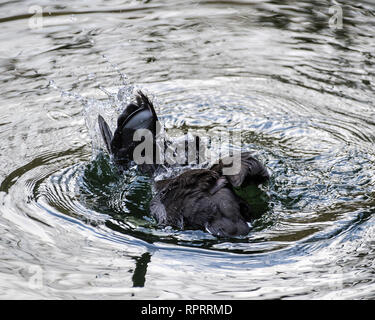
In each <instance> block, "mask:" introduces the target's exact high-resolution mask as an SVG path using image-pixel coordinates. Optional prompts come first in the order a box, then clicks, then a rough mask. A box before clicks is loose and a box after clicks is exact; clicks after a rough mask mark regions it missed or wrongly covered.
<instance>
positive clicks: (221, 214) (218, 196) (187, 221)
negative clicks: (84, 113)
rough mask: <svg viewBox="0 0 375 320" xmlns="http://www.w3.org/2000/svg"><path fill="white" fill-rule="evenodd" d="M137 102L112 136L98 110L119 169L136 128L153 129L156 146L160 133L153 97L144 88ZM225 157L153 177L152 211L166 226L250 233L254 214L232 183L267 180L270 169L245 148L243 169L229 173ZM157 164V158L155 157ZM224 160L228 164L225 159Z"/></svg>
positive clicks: (149, 168)
mask: <svg viewBox="0 0 375 320" xmlns="http://www.w3.org/2000/svg"><path fill="white" fill-rule="evenodd" d="M136 101H137V102H136V103H135V104H134V103H132V104H129V105H128V106H127V107H126V108H125V110H124V111H123V112H122V114H121V115H120V116H119V118H118V120H117V129H116V131H115V132H114V134H113V135H112V133H111V131H110V129H109V126H108V124H107V123H106V122H105V120H104V119H103V118H102V117H101V116H100V115H99V117H98V121H99V127H100V131H101V134H102V137H103V139H104V142H105V145H106V147H107V150H108V152H109V153H110V154H111V156H112V158H113V160H114V162H115V163H116V165H117V166H118V167H119V168H122V169H124V168H126V167H127V166H128V165H129V163H131V162H132V161H133V152H134V149H135V148H136V146H137V145H138V144H139V143H140V142H139V141H133V136H134V133H135V132H136V130H137V129H148V130H150V132H151V133H152V137H153V141H152V143H153V146H154V147H155V145H156V142H155V136H156V134H157V132H156V131H157V129H156V122H157V120H158V119H157V115H156V112H155V109H154V107H153V105H152V103H151V101H150V100H149V99H148V98H147V96H146V95H144V94H143V93H142V92H141V91H139V92H138V95H137V96H136ZM225 160H226V159H222V160H220V161H219V163H218V164H215V165H213V166H212V167H211V168H209V169H190V170H187V171H185V172H183V173H182V174H180V175H178V176H177V177H174V178H169V179H165V180H160V181H155V182H154V188H155V190H156V195H155V196H154V198H153V199H152V200H151V204H150V211H151V215H152V216H153V217H155V218H156V220H157V221H158V223H159V224H160V225H162V226H172V227H175V228H179V229H202V230H207V231H208V232H210V233H212V234H213V235H216V236H224V237H234V236H243V235H246V234H248V233H249V225H248V223H247V222H249V221H251V219H252V218H253V214H252V211H251V208H250V207H249V205H248V203H247V202H246V201H244V200H243V199H241V198H240V197H239V196H237V195H236V193H235V192H234V188H238V187H244V186H246V185H249V184H257V185H258V184H260V183H264V182H266V181H267V180H269V174H268V172H267V169H266V168H265V167H264V166H263V165H262V164H261V163H260V162H259V161H258V160H256V159H255V158H253V157H252V156H251V155H250V153H248V152H244V153H241V160H240V169H239V172H238V173H237V174H235V175H225V174H224V172H225V170H223V169H224V168H225V167H226V165H225V164H226V163H228V161H225ZM153 163H155V162H153ZM224 163H225V164H224ZM139 168H140V170H141V171H142V172H147V173H150V174H153V173H154V172H155V170H157V168H158V165H157V164H142V165H140V166H139Z"/></svg>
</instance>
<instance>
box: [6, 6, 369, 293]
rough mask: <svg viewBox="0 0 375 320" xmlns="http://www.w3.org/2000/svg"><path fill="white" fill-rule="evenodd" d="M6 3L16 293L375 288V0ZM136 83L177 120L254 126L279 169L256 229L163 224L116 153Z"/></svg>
mask: <svg viewBox="0 0 375 320" xmlns="http://www.w3.org/2000/svg"><path fill="white" fill-rule="evenodd" d="M0 6H1V9H2V10H1V13H0V24H1V27H2V30H3V32H2V33H1V34H0V41H1V43H2V48H1V49H0V71H1V72H0V88H1V95H0V110H1V112H0V139H1V142H2V143H1V144H0V162H1V163H2V164H3V165H2V166H1V167H0V204H1V205H0V255H1V260H2V265H1V266H0V294H1V295H2V296H3V297H5V298H51V297H52V298H63V299H71V298H116V297H120V298H123V299H155V298H157V299H180V298H194V299H197V298H198V299H200V298H206V299H207V298H216V299H222V298H240V299H248V298H258V299H263V298H271V299H272V298H327V299H331V298H333V299H335V298H365V299H369V298H373V288H374V284H373V273H374V264H373V261H374V257H375V252H374V250H373V249H372V247H373V246H372V243H373V237H374V232H375V231H374V218H373V213H374V211H375V198H374V195H375V187H374V186H375V178H374V176H375V175H374V174H373V172H374V169H375V153H374V151H373V144H374V141H375V136H374V132H375V130H374V126H375V122H374V119H375V111H374V110H375V109H374V101H375V99H374V90H373V82H374V71H375V67H374V54H373V53H374V52H375V50H374V49H375V48H374V46H375V42H374V40H373V37H374V28H375V25H374V24H375V23H374V19H373V18H374V12H375V11H374V10H375V6H374V4H373V3H372V2H370V1H362V2H361V3H353V2H352V1H346V0H345V1H344V0H342V1H340V2H333V1H332V2H327V1H318V0H316V1H288V2H287V3H285V1H236V2H230V1H225V2H221V1H191V2H189V3H188V2H183V1H174V2H173V3H171V2H170V1H162V0H159V1H115V0H111V1H105V2H103V1H100V0H97V1H91V2H89V3H80V4H77V3H75V2H74V3H73V1H67V2H65V3H64V4H57V3H51V2H50V1H44V0H41V1H39V3H38V5H35V3H32V2H31V1H24V2H23V3H22V5H20V3H18V2H12V1H10V2H6V3H3V4H1V5H0ZM137 88H142V90H144V91H146V92H147V93H148V94H149V95H150V96H151V97H152V99H153V101H154V104H155V105H156V109H157V112H158V114H160V118H161V120H162V121H163V123H164V124H165V126H166V127H167V128H182V129H183V130H188V129H189V128H192V129H211V128H231V130H237V131H238V130H241V133H242V139H243V141H242V142H243V143H242V144H243V145H242V148H243V149H244V150H248V151H252V152H254V154H256V156H257V157H258V158H259V159H260V160H261V161H262V162H264V163H265V164H266V166H267V168H268V169H269V170H270V172H271V173H272V178H271V181H270V183H269V184H268V185H265V186H263V187H262V190H261V191H259V192H260V194H256V191H255V190H246V191H245V195H244V196H245V197H248V200H249V201H251V202H252V205H253V206H254V207H255V208H257V209H256V210H257V212H259V216H258V217H257V219H256V220H255V221H254V223H253V225H252V229H251V232H250V233H249V235H248V236H246V237H243V238H238V239H218V238H216V237H214V236H212V235H210V234H208V233H206V232H203V231H191V230H184V231H180V230H173V229H171V228H165V229H160V228H158V226H157V225H156V223H155V221H154V220H153V219H152V218H151V217H150V216H149V214H148V205H149V201H150V199H151V197H152V190H151V184H150V180H149V178H147V177H145V176H142V175H139V174H137V173H135V172H132V171H130V172H127V173H126V174H125V175H120V174H119V173H118V172H117V171H116V169H115V168H114V167H113V166H112V165H111V164H110V161H109V159H108V157H107V156H106V155H105V154H104V153H102V152H100V147H103V145H102V143H101V141H100V139H99V138H98V135H97V131H96V129H95V126H94V123H95V121H96V115H97V113H101V114H103V116H104V117H105V118H106V119H107V120H108V121H109V122H110V124H111V126H112V128H113V127H114V125H115V119H116V116H117V114H118V113H119V112H120V110H121V109H122V108H123V107H124V105H126V103H128V102H129V99H131V94H130V93H131V92H132V90H133V89H137ZM87 127H88V129H87ZM92 147H94V150H93V149H92ZM254 193H255V194H254Z"/></svg>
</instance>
